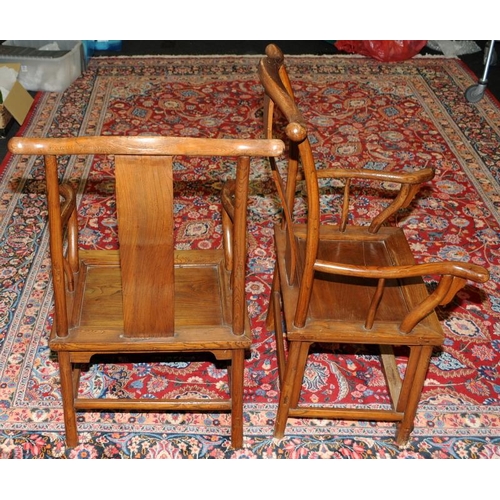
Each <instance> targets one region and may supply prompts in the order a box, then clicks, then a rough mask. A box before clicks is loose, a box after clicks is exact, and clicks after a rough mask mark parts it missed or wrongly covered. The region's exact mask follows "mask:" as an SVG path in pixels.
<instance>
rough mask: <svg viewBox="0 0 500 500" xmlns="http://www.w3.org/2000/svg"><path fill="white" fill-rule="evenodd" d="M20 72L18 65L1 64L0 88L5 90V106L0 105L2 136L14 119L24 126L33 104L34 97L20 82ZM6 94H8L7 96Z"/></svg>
mask: <svg viewBox="0 0 500 500" xmlns="http://www.w3.org/2000/svg"><path fill="white" fill-rule="evenodd" d="M20 70H21V65H20V64H18V63H5V64H0V88H2V89H4V90H3V91H2V96H3V104H0V136H1V135H3V132H4V131H5V130H6V129H7V126H8V125H9V122H10V120H11V118H12V117H13V118H14V120H16V122H17V123H19V125H22V124H23V122H24V119H25V118H26V115H27V114H28V112H29V110H30V108H31V105H32V104H33V97H32V96H31V94H30V93H29V92H28V91H27V90H26V89H25V88H24V87H23V86H22V85H21V84H20V83H19V81H18V77H19V71H20ZM4 92H7V95H6V96H5V94H4Z"/></svg>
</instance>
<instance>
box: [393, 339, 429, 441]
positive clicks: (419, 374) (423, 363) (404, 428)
mask: <svg viewBox="0 0 500 500" xmlns="http://www.w3.org/2000/svg"><path fill="white" fill-rule="evenodd" d="M431 354H432V346H415V347H411V348H410V357H409V359H408V366H407V371H408V370H409V372H408V375H409V380H407V378H406V375H405V378H404V381H403V388H402V390H401V397H400V401H399V402H398V411H404V417H403V420H402V421H401V423H400V424H399V426H398V431H397V434H396V443H397V444H398V445H399V446H404V445H406V444H407V442H408V441H409V439H410V434H411V432H412V431H413V427H414V424H415V415H416V414H417V408H418V403H419V402H420V396H421V394H422V389H423V387H424V382H425V377H426V375H427V371H428V369H429V363H430V359H431ZM410 385H411V387H410Z"/></svg>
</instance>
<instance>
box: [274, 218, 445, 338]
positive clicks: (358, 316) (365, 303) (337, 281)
mask: <svg viewBox="0 0 500 500" xmlns="http://www.w3.org/2000/svg"><path fill="white" fill-rule="evenodd" d="M293 232H294V235H295V240H296V243H297V269H298V275H301V274H302V270H303V266H304V259H305V250H306V232H305V230H304V227H303V225H295V226H294V229H293ZM320 241H321V244H320V246H319V251H318V258H319V259H321V260H325V261H331V262H342V263H345V264H351V265H360V266H397V265H413V264H415V261H414V258H413V255H412V252H411V250H410V247H409V246H408V243H407V241H406V238H405V235H404V232H403V231H402V230H401V229H400V228H397V227H383V228H381V229H380V230H379V231H378V232H377V233H376V234H371V233H369V232H368V230H367V228H364V227H359V226H349V227H347V228H346V230H345V231H344V232H340V231H339V228H338V226H335V225H332V226H322V227H321V234H320ZM275 242H276V249H277V261H278V263H279V265H280V266H281V267H280V273H279V274H280V277H281V291H282V296H283V309H284V314H285V321H286V330H287V338H288V339H289V340H294V339H300V340H302V341H308V340H309V341H311V342H348V343H352V344H366V343H372V342H371V339H373V337H376V338H377V344H388V345H406V346H408V345H435V346H439V345H441V344H442V342H443V339H444V337H443V333H442V329H441V326H440V324H439V321H438V318H437V316H436V314H435V313H434V312H433V313H431V314H429V316H428V317H427V318H425V319H424V320H423V321H421V322H420V323H419V324H418V325H416V327H415V328H414V329H413V330H412V331H411V333H403V332H401V331H400V329H399V325H400V324H401V320H402V318H403V317H404V316H405V315H406V314H407V313H408V311H410V310H411V309H412V308H413V307H415V306H416V305H417V304H419V303H420V302H421V301H422V299H423V298H424V297H426V296H427V295H428V290H427V287H426V285H425V283H424V282H423V280H422V279H421V278H420V277H418V278H407V279H405V280H404V283H403V282H402V280H392V283H391V281H388V282H387V283H386V287H385V290H384V296H383V298H382V301H381V303H380V305H379V307H378V309H377V316H376V318H375V319H376V321H375V323H374V325H373V328H371V329H369V330H368V329H364V328H362V325H363V324H364V322H365V320H366V311H367V310H368V308H369V304H370V301H371V300H372V297H373V295H374V291H375V288H376V286H377V280H375V279H374V280H366V279H363V280H361V279H356V278H353V277H352V276H349V277H346V276H340V275H333V274H326V273H321V272H318V271H316V274H315V279H314V283H313V289H312V295H311V302H310V305H309V310H308V316H307V321H306V324H305V325H304V327H303V328H297V327H295V325H294V313H295V304H296V303H297V299H298V294H299V289H300V283H299V282H298V280H296V282H295V283H294V284H293V285H290V284H289V283H288V282H287V279H286V275H287V274H286V271H285V255H286V233H285V231H284V230H282V229H281V227H280V226H279V225H277V226H276V228H275Z"/></svg>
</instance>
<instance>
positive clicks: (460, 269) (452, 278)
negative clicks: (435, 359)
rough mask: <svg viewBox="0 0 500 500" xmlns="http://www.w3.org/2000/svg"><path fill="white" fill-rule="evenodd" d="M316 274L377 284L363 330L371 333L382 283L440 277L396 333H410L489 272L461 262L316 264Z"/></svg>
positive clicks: (323, 262)
mask: <svg viewBox="0 0 500 500" xmlns="http://www.w3.org/2000/svg"><path fill="white" fill-rule="evenodd" d="M314 269H315V270H316V271H320V272H324V273H328V274H338V275H343V276H352V277H356V278H367V279H376V280H378V286H377V288H376V291H375V293H374V296H373V298H372V302H371V304H370V308H369V311H368V314H367V319H366V324H365V327H366V328H367V329H371V327H372V326H373V323H374V319H375V314H376V311H377V307H378V305H379V303H380V301H381V299H382V295H383V293H384V287H385V281H386V280H388V279H404V278H415V277H423V276H430V275H437V276H440V279H439V283H438V286H437V287H436V289H435V290H434V291H433V292H432V293H431V294H430V295H428V296H427V297H425V298H424V299H423V300H421V301H420V303H418V304H417V305H416V306H414V307H413V308H412V309H411V310H410V311H409V313H408V314H407V315H406V316H405V317H404V318H403V320H402V322H401V324H400V326H399V329H400V330H401V331H402V332H405V333H410V332H411V330H412V329H413V328H414V327H415V326H416V325H417V324H418V323H419V322H420V321H421V320H422V319H423V318H425V317H426V316H427V315H428V314H429V313H431V312H432V311H433V310H434V309H435V308H436V306H438V305H445V304H448V303H449V302H450V301H451V300H452V299H453V297H454V296H455V294H456V293H457V292H458V291H459V290H460V289H461V288H463V287H464V286H465V284H466V282H467V280H470V281H474V282H476V283H485V282H486V281H488V280H489V277H490V276H489V272H488V271H487V270H486V269H485V268H484V267H482V266H478V265H476V264H470V263H465V262H451V261H444V262H433V263H428V264H415V265H411V266H383V267H378V266H355V265H349V264H341V263H337V262H328V261H322V260H317V261H316V263H315V265H314Z"/></svg>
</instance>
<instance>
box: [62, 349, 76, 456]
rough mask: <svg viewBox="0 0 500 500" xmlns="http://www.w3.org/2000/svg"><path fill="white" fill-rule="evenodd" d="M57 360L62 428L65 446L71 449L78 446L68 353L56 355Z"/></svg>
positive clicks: (71, 374)
mask: <svg viewBox="0 0 500 500" xmlns="http://www.w3.org/2000/svg"><path fill="white" fill-rule="evenodd" d="M58 360H59V377H60V381H61V394H62V401H63V411H64V427H65V430H66V445H67V446H68V447H70V448H72V447H74V446H78V429H77V427H76V412H75V407H74V398H75V395H74V390H75V389H74V384H73V373H72V367H71V360H70V355H69V353H68V352H60V353H58Z"/></svg>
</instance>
